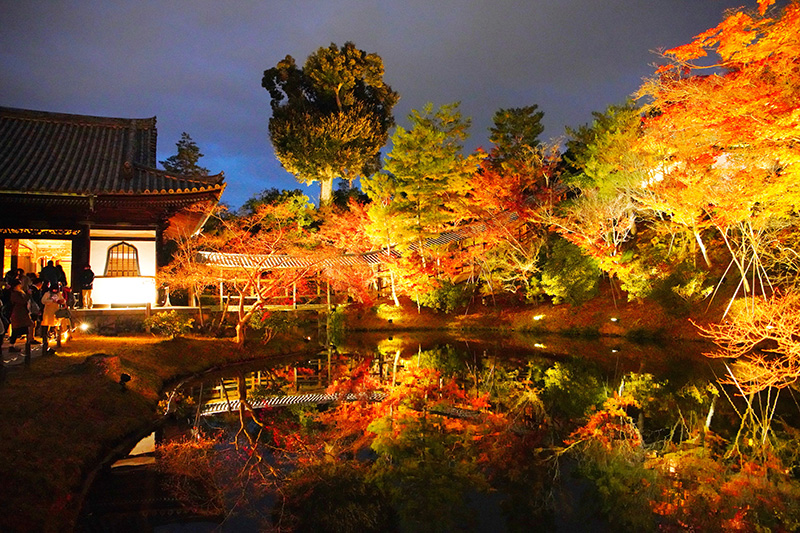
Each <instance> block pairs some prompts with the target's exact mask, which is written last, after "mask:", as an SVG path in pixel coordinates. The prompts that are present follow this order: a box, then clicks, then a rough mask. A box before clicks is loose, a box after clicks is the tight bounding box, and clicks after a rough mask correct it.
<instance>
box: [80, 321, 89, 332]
mask: <svg viewBox="0 0 800 533" xmlns="http://www.w3.org/2000/svg"><path fill="white" fill-rule="evenodd" d="M78 329H80V330H81V331H87V330H88V329H89V324H87V323H86V322H84V323H83V324H81V325H80V326H78Z"/></svg>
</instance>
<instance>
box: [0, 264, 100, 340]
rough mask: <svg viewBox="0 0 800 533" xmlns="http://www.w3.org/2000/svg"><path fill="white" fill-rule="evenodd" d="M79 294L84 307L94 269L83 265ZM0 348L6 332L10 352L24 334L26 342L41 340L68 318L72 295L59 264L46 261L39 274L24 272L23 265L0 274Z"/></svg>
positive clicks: (74, 301)
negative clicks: (0, 285) (1, 278)
mask: <svg viewBox="0 0 800 533" xmlns="http://www.w3.org/2000/svg"><path fill="white" fill-rule="evenodd" d="M79 279H80V284H81V287H80V289H81V291H80V295H81V296H80V298H81V300H82V302H81V303H83V304H84V307H88V308H91V306H92V302H91V293H92V283H93V281H94V273H93V272H92V270H91V268H90V267H89V266H88V265H87V266H86V267H85V268H84V270H83V271H82V272H81V273H80V276H79ZM0 301H2V308H0V349H2V346H3V343H4V341H5V337H6V336H8V342H9V344H10V347H9V351H10V352H19V351H21V350H20V348H18V347H16V346H15V343H16V342H17V340H19V339H20V338H23V337H25V340H26V342H29V343H30V344H41V342H40V341H38V340H36V338H35V336H36V335H38V336H39V337H40V338H41V339H42V340H43V341H44V340H45V339H48V338H49V337H50V336H51V335H54V334H57V333H56V331H57V327H58V326H59V325H60V324H61V322H62V321H64V320H69V309H70V308H73V307H75V305H76V303H78V302H76V300H75V295H74V293H73V291H72V290H71V288H70V287H69V285H68V283H67V275H66V273H65V272H64V268H63V267H62V266H61V265H56V264H54V263H53V261H48V262H47V265H46V266H45V267H43V268H42V270H41V272H39V274H38V275H37V274H35V273H33V272H31V273H26V272H25V270H24V269H22V268H17V269H11V270H9V271H8V272H6V274H5V276H3V282H2V289H0Z"/></svg>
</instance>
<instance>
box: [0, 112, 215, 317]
mask: <svg viewBox="0 0 800 533" xmlns="http://www.w3.org/2000/svg"><path fill="white" fill-rule="evenodd" d="M223 182H224V176H223V175H222V173H220V174H217V175H213V176H177V175H171V174H169V173H167V172H166V171H164V170H159V169H157V168H156V119H155V117H153V118H144V119H127V118H107V117H94V116H83V115H68V114H62V113H50V112H43V111H30V110H22V109H12V108H6V107H0V254H2V255H0V264H2V265H3V273H5V272H7V271H8V270H10V269H12V268H23V269H24V270H25V271H26V272H36V273H38V272H40V271H41V269H42V267H43V266H44V265H45V264H46V263H47V261H50V260H52V261H54V262H55V263H56V264H60V265H62V267H63V268H64V270H65V271H66V273H67V280H68V283H69V284H70V285H72V286H77V281H78V275H79V273H80V271H81V270H82V269H83V268H84V265H87V264H88V265H91V268H92V270H93V271H94V273H95V276H96V278H95V284H94V293H93V300H94V303H95V305H101V306H113V305H140V304H147V303H151V304H154V305H155V304H158V290H159V283H158V280H157V268H158V266H159V261H160V260H162V261H163V260H164V259H163V256H164V254H163V246H164V244H165V243H166V242H167V241H168V240H170V239H175V238H177V237H179V236H181V235H191V234H193V233H194V232H196V231H198V230H199V229H200V228H201V227H202V225H203V223H204V222H205V220H206V219H207V217H208V215H209V213H210V212H211V210H212V209H213V207H214V206H215V205H216V204H217V203H218V202H219V199H220V196H221V195H222V191H223V190H224V188H225V184H224V183H223Z"/></svg>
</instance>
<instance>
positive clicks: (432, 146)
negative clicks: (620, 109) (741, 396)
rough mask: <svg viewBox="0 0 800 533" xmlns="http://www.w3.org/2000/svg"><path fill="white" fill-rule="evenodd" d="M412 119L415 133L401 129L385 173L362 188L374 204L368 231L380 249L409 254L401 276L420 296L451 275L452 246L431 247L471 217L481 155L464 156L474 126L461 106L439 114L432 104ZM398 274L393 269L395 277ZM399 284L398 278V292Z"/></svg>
mask: <svg viewBox="0 0 800 533" xmlns="http://www.w3.org/2000/svg"><path fill="white" fill-rule="evenodd" d="M409 120H410V121H411V124H412V128H411V129H410V130H406V129H405V128H402V127H398V128H397V130H396V131H395V133H394V135H393V136H392V144H393V148H392V151H391V153H389V154H388V156H387V158H386V162H385V168H384V171H383V172H381V173H378V174H375V175H373V176H371V177H370V178H368V179H365V180H363V181H362V185H363V187H364V190H365V192H366V193H367V195H368V196H369V197H370V199H371V200H372V203H371V205H370V207H369V209H368V213H369V215H370V221H371V223H370V224H369V225H368V227H367V232H368V233H369V234H370V235H371V236H372V237H373V238H374V239H376V241H375V242H376V245H378V246H380V247H381V248H384V249H386V250H387V251H391V250H392V249H394V248H398V249H400V250H401V251H402V253H404V254H406V257H405V264H406V266H407V268H403V269H399V270H400V271H398V273H399V274H401V275H403V276H407V277H408V279H407V280H405V281H406V282H405V283H404V284H403V285H404V286H405V287H406V290H407V291H409V292H408V293H409V294H410V295H411V296H419V295H420V294H421V292H423V291H427V290H430V289H432V288H435V286H436V279H438V278H439V277H440V276H445V274H446V271H447V268H446V267H445V263H446V257H445V256H444V255H443V254H444V253H445V252H446V249H447V246H446V245H443V246H432V245H431V244H430V242H429V239H431V238H433V237H437V236H439V235H440V234H441V233H442V232H444V231H447V230H452V229H455V228H456V226H457V225H458V223H459V222H461V221H462V220H464V219H465V218H466V217H467V212H466V210H465V206H464V198H465V195H466V194H467V191H468V188H469V177H470V176H471V174H472V173H473V172H474V171H475V169H476V168H477V164H478V161H479V159H480V156H477V155H467V156H465V155H463V154H462V148H463V142H464V140H466V138H467V136H468V134H467V130H468V128H469V124H470V121H469V119H464V118H463V117H462V116H461V113H460V112H459V109H458V104H449V105H445V106H442V107H441V108H439V109H438V110H437V111H435V112H434V110H433V106H432V105H431V104H428V105H426V106H425V108H424V109H423V111H422V112H419V111H416V110H414V111H412V113H411V115H410V116H409ZM409 261H410V262H409ZM415 263H419V265H416V264H415ZM390 268H391V265H390ZM395 270H398V269H395ZM395 270H390V272H391V273H392V276H394V275H395ZM401 271H402V272H401ZM425 277H427V278H428V279H427V280H425V279H423V278H425ZM445 277H446V276H445ZM395 281H396V280H395V279H394V277H393V278H392V283H393V288H395V287H396V285H395ZM423 285H425V287H423Z"/></svg>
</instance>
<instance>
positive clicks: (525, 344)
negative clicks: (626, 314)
mask: <svg viewBox="0 0 800 533" xmlns="http://www.w3.org/2000/svg"><path fill="white" fill-rule="evenodd" d="M711 349H712V347H711V346H708V345H699V344H695V343H684V344H681V343H669V342H658V343H655V342H649V343H634V342H629V341H625V340H622V339H612V338H596V339H585V338H568V337H556V336H546V337H543V336H535V337H534V336H529V335H523V334H515V335H506V336H500V335H492V336H488V337H487V336H481V335H477V334H476V335H474V336H465V335H464V334H459V335H442V334H430V333H425V334H414V333H403V334H395V335H394V336H391V337H390V336H387V335H386V334H357V335H352V336H349V337H348V338H345V339H343V340H341V341H340V342H338V343H337V345H336V346H333V345H331V346H329V347H326V348H323V349H319V350H311V351H309V352H308V353H305V354H302V355H299V356H293V357H288V358H287V357H285V358H282V359H275V360H269V361H263V362H256V363H250V364H248V365H246V366H238V367H235V368H233V367H232V368H229V369H226V370H224V371H220V372H215V373H213V374H208V375H205V376H203V378H202V380H195V381H191V382H186V383H183V384H182V385H181V386H180V387H179V388H178V389H176V390H175V391H173V393H172V394H171V395H169V397H167V398H165V402H163V405H162V406H163V407H165V408H166V406H167V404H168V406H169V409H170V411H171V412H172V415H171V418H172V419H173V420H174V423H172V424H170V425H169V426H168V427H167V428H165V429H164V430H161V431H159V432H158V433H157V434H156V435H154V437H153V440H154V441H157V442H158V444H155V445H154V446H153V447H154V448H155V451H154V452H152V448H153V447H151V448H147V447H145V448H143V450H144V453H141V454H138V455H137V456H136V457H135V458H128V460H129V461H132V463H131V462H129V463H118V464H117V467H116V468H112V469H110V470H109V471H107V472H105V473H104V474H103V475H102V476H101V477H100V478H99V479H98V480H97V482H96V483H95V484H94V486H93V490H92V492H91V494H90V496H89V499H88V500H87V503H86V505H85V508H84V516H83V520H82V528H83V529H84V530H87V531H159V532H178V531H231V532H233V531H236V532H246V531H291V530H294V531H325V530H329V531H334V530H336V531H486V532H489V531H491V532H502V531H578V530H579V531H607V530H611V529H613V525H612V524H611V523H609V522H608V521H607V519H606V518H603V513H602V512H601V511H602V509H600V508H598V501H597V495H596V489H594V487H593V486H592V485H591V484H590V483H588V482H587V481H586V480H584V479H582V477H581V475H580V471H581V464H580V461H579V460H578V459H576V458H575V457H574V456H573V455H571V453H567V449H568V448H569V446H568V443H569V441H570V438H571V435H573V434H574V432H575V431H576V429H577V428H579V427H580V426H581V425H582V424H584V423H585V422H586V420H587V418H588V417H589V416H591V414H592V413H594V412H596V411H597V410H599V409H602V408H603V405H604V402H605V401H606V400H607V399H608V398H611V397H617V396H620V395H628V396H631V397H635V398H636V405H634V406H630V407H628V408H626V411H625V413H624V418H626V419H627V421H628V422H629V424H628V427H630V428H632V429H631V431H633V432H634V433H636V435H635V438H639V439H641V440H642V441H643V442H644V443H645V445H646V446H647V445H650V444H652V443H658V442H664V441H667V440H672V441H675V442H680V441H681V440H685V439H689V438H691V436H692V434H693V432H696V430H697V428H698V427H701V426H702V425H703V423H704V422H705V421H706V420H708V419H710V417H709V412H713V403H714V399H713V396H714V394H712V393H713V392H714V385H713V384H714V383H715V382H716V378H715V376H716V375H717V374H719V373H720V372H721V368H720V366H719V365H717V364H716V363H717V361H716V360H711V359H708V358H707V357H705V356H704V355H703V352H707V351H710V350H711ZM720 403H721V402H720ZM251 408H252V409H251ZM718 411H719V408H718ZM715 423H717V424H719V425H721V426H725V425H726V424H729V421H728V420H726V418H725V416H724V414H723V415H720V414H718V415H717V417H716V419H715ZM151 452H152V453H151Z"/></svg>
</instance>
